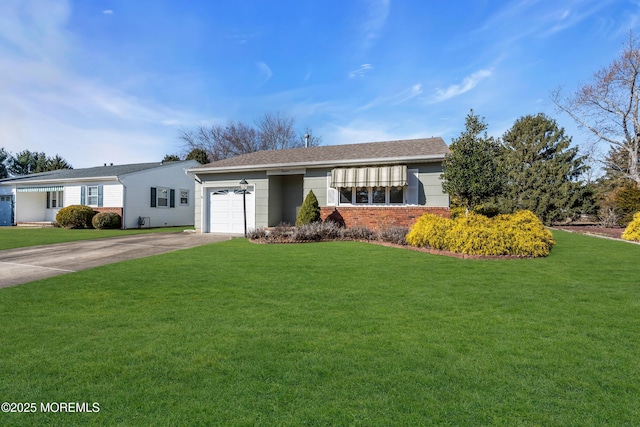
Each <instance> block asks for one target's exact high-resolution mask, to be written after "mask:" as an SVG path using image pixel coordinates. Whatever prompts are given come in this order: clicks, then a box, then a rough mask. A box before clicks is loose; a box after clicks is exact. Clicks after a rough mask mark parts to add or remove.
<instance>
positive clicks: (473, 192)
mask: <svg viewBox="0 0 640 427" xmlns="http://www.w3.org/2000/svg"><path fill="white" fill-rule="evenodd" d="M465 126H466V129H465V131H464V132H462V133H461V134H460V136H459V137H458V138H457V139H454V140H453V141H452V143H451V145H450V146H449V149H450V151H451V152H450V153H449V154H447V155H446V157H445V159H444V162H443V168H444V172H443V174H442V180H443V183H442V187H443V189H444V191H446V192H447V193H449V195H450V196H452V197H453V198H454V199H456V200H457V201H458V202H459V203H460V204H461V205H462V206H464V207H465V208H467V209H473V208H475V207H478V206H480V205H482V204H484V203H487V202H492V201H494V200H495V198H496V197H497V196H498V195H500V193H501V192H502V188H503V174H502V173H501V171H500V161H499V157H500V144H499V142H497V141H495V140H494V138H493V137H489V136H487V131H486V129H487V125H486V124H485V123H484V118H480V117H478V116H477V115H474V114H473V110H471V112H470V113H469V114H468V115H467V118H466V121H465Z"/></svg>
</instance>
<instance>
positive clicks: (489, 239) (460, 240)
mask: <svg viewBox="0 0 640 427" xmlns="http://www.w3.org/2000/svg"><path fill="white" fill-rule="evenodd" d="M406 240H407V243H409V244H410V245H412V246H417V247H428V248H432V249H438V250H445V251H450V252H456V253H461V254H466V255H489V256H491V255H512V256H522V257H542V256H547V255H549V252H550V251H551V248H552V247H553V245H554V244H555V240H554V239H553V236H552V234H551V232H550V231H549V230H547V229H546V228H544V225H543V224H542V222H541V221H540V220H539V219H538V218H537V217H536V216H535V215H534V214H533V213H532V212H531V211H519V212H516V213H515V214H509V215H505V214H503V215H498V216H496V217H494V218H487V217H486V216H483V215H480V214H477V213H469V214H468V215H460V216H458V217H456V218H455V219H447V218H442V217H439V216H436V215H433V214H424V215H423V216H422V217H420V218H419V219H418V221H417V222H416V223H415V224H414V226H413V228H412V229H411V231H410V232H409V234H408V235H407V238H406Z"/></svg>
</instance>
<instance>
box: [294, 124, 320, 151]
mask: <svg viewBox="0 0 640 427" xmlns="http://www.w3.org/2000/svg"><path fill="white" fill-rule="evenodd" d="M298 140H299V141H302V147H317V146H318V145H321V144H322V137H321V136H315V135H314V134H313V130H312V129H311V128H310V127H309V126H307V127H306V128H305V129H304V133H299V134H298Z"/></svg>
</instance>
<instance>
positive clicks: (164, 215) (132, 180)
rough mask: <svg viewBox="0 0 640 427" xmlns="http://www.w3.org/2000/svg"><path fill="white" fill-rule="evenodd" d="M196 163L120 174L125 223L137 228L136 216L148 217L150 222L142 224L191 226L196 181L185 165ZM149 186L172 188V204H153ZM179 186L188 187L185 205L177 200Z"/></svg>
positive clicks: (127, 225) (196, 164)
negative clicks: (173, 202) (173, 204)
mask: <svg viewBox="0 0 640 427" xmlns="http://www.w3.org/2000/svg"><path fill="white" fill-rule="evenodd" d="M198 165H199V163H198V162H196V161H195V160H194V161H192V162H179V163H175V164H167V165H164V166H163V167H160V168H157V169H150V170H146V171H142V172H137V173H132V174H129V175H126V176H124V177H122V178H121V180H120V181H121V182H122V183H123V184H124V189H123V192H124V193H123V196H124V201H125V208H124V227H125V228H137V227H138V217H144V218H147V221H149V222H148V223H146V224H145V227H146V226H149V225H150V226H151V227H171V226H181V225H184V226H192V225H193V222H194V217H195V201H194V196H195V181H194V179H193V178H192V177H190V176H188V175H187V174H186V172H185V169H189V168H193V167H195V166H198ZM151 187H156V188H158V187H162V188H169V189H174V190H175V192H176V203H175V207H174V208H170V207H155V208H152V207H151ZM181 189H184V190H188V191H189V204H188V205H186V206H182V205H181V204H180V190H181ZM105 194H106V193H105ZM105 198H106V197H105Z"/></svg>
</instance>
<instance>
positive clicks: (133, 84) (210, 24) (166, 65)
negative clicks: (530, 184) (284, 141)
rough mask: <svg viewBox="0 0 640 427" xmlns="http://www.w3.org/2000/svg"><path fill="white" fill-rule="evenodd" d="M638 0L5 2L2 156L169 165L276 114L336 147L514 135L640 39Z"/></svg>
mask: <svg viewBox="0 0 640 427" xmlns="http://www.w3.org/2000/svg"><path fill="white" fill-rule="evenodd" d="M639 23H640V3H639V2H638V1H632V0H581V1H580V0H558V1H551V0H539V1H536V0H514V1H489V0H474V1H472V0H468V1H464V0H456V1H444V0H443V1H438V0H433V1H423V0H347V1H344V0H340V1H335V0H322V1H319V0H318V1H315V0H309V1H305V0H282V1H257V0H235V1H226V0H218V1H195V0H191V1H178V0H2V1H1V2H0V147H4V148H6V149H7V150H9V151H10V152H12V153H14V154H15V153H17V152H19V151H22V150H24V149H29V150H32V151H44V152H46V153H47V154H48V155H54V154H60V155H61V156H62V157H64V158H65V159H67V161H69V162H70V163H71V164H72V165H73V166H74V167H76V168H79V167H90V166H95V165H101V164H103V163H105V162H107V163H116V164H120V163H135V162H147V161H156V160H157V161H159V160H161V159H162V158H163V157H164V155H165V154H167V153H178V152H180V150H181V145H180V141H179V140H178V138H177V135H178V130H179V129H180V128H181V127H183V128H194V127H196V126H198V125H199V124H204V125H209V124H225V123H226V122H227V121H228V120H235V121H243V122H246V123H254V121H255V119H256V118H257V117H259V116H260V115H262V114H263V113H265V112H281V113H283V114H286V115H290V116H293V117H295V118H296V125H297V128H299V129H300V130H303V129H304V128H305V127H310V128H312V129H313V133H314V134H316V135H318V136H321V137H322V139H323V144H325V145H333V144H345V143H355V142H368V141H382V140H393V139H405V138H415V137H430V136H441V137H442V138H444V140H445V141H446V142H447V143H448V144H449V143H451V139H452V138H455V137H457V136H458V135H459V134H460V132H461V131H462V130H464V119H465V116H466V115H467V113H468V112H469V110H470V109H471V108H473V109H474V111H475V112H476V113H477V114H479V115H481V116H484V117H485V119H486V122H487V123H488V125H489V133H490V134H491V135H494V136H500V135H502V133H504V132H505V131H506V130H507V129H508V128H509V127H511V125H512V124H513V122H514V121H515V120H516V119H517V118H518V117H520V116H523V115H526V114H535V113H538V112H544V113H547V114H549V115H550V116H552V117H553V118H555V119H556V120H557V121H558V123H559V124H560V125H561V126H564V127H565V129H566V131H567V133H568V134H569V135H571V136H572V137H573V140H574V143H576V144H580V143H581V142H583V141H585V140H586V139H587V138H588V135H587V134H585V133H582V132H580V131H579V130H578V129H577V127H576V126H575V125H574V123H573V122H572V121H571V119H570V118H569V117H567V116H566V115H563V114H560V113H557V112H556V111H555V108H554V106H553V104H552V103H551V102H550V97H549V92H550V91H551V90H553V89H554V88H556V87H558V86H564V87H565V88H566V90H568V91H569V92H570V91H573V90H575V89H576V88H577V87H578V85H579V84H580V83H584V82H586V81H588V80H589V79H590V77H591V76H592V75H593V73H594V72H595V71H597V70H598V69H600V68H601V67H603V66H606V65H607V64H609V63H611V62H612V60H613V59H614V58H615V57H616V55H617V54H618V52H619V51H620V50H621V46H622V43H623V42H624V41H625V39H626V38H628V35H629V30H633V31H634V32H638V26H639Z"/></svg>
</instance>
